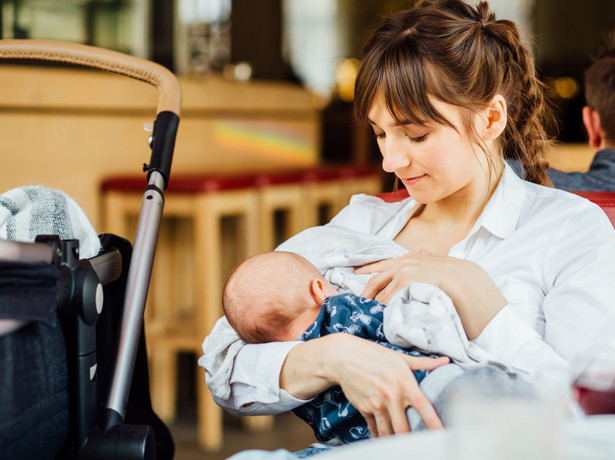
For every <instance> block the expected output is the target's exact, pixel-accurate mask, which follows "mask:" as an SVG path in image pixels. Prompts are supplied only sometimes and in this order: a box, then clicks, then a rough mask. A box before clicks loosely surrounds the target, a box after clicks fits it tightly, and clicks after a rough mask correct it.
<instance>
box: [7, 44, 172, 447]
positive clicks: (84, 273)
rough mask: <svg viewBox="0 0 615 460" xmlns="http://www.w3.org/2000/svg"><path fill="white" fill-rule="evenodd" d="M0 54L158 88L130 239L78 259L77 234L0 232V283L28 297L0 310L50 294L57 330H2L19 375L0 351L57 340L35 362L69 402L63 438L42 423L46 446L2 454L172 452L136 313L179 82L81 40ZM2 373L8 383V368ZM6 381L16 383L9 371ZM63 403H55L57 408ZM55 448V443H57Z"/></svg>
mask: <svg viewBox="0 0 615 460" xmlns="http://www.w3.org/2000/svg"><path fill="white" fill-rule="evenodd" d="M0 60H2V61H6V60H8V61H20V62H22V61H26V62H28V63H29V62H32V61H33V62H40V61H45V62H53V63H59V64H62V65H66V64H68V65H72V66H81V67H87V68H93V69H99V70H105V71H110V72H114V73H118V74H121V75H124V76H127V77H131V78H134V79H137V80H141V81H144V82H147V83H150V84H152V85H154V86H155V87H156V88H157V89H158V92H159V101H158V109H157V116H156V120H155V122H154V128H153V132H152V135H151V138H150V147H151V157H150V162H149V164H148V165H144V171H146V172H147V179H146V180H145V178H144V195H143V202H142V207H141V213H140V217H139V222H138V225H137V233H136V236H135V241H134V245H133V246H132V245H131V244H130V243H129V242H128V241H126V240H124V239H122V238H119V237H117V236H115V235H100V241H101V245H102V250H101V251H100V253H99V254H98V255H97V256H95V257H92V258H89V259H80V258H79V241H78V240H75V239H64V240H61V239H60V238H59V236H58V235H40V236H38V237H37V238H36V240H35V242H16V241H8V240H0V272H1V274H0V278H1V279H2V283H0V289H3V290H4V289H6V290H8V291H9V293H10V294H11V295H12V294H13V293H14V292H18V293H19V294H22V295H24V296H25V297H26V301H25V302H18V301H15V299H11V298H10V297H9V296H8V294H5V293H2V292H0V319H10V318H11V316H10V315H7V313H6V310H4V311H3V309H2V306H3V305H4V307H6V306H7V304H10V305H9V310H10V306H11V305H19V306H20V308H21V307H23V305H24V304H26V306H27V307H29V308H30V310H32V309H36V304H38V303H45V302H52V306H51V308H49V306H47V307H45V306H44V305H43V306H42V309H43V310H45V308H46V309H47V310H50V311H51V315H52V316H53V317H54V318H55V319H53V318H52V319H53V320H55V321H57V323H58V324H59V327H57V328H56V329H57V330H58V331H60V333H59V334H60V336H61V339H60V341H59V343H58V340H57V337H55V338H54V337H50V334H51V335H53V333H57V331H56V332H52V333H49V332H47V330H48V329H50V328H47V330H45V331H43V330H42V329H40V328H39V329H36V327H37V326H36V321H30V322H27V324H26V326H22V327H21V328H19V329H17V330H15V331H13V332H10V333H9V334H7V335H4V336H0V358H2V355H3V353H4V355H5V356H8V359H9V360H12V363H13V364H15V366H17V367H16V369H17V370H14V371H13V372H14V373H15V374H18V373H19V372H21V371H23V368H24V366H22V367H19V366H20V364H19V363H20V362H21V360H20V357H17V356H11V355H10V353H8V352H6V351H3V350H2V345H3V343H4V342H3V341H8V343H9V344H10V343H11V341H12V342H13V343H17V346H16V347H14V348H12V349H11V353H15V352H16V351H15V350H17V351H19V350H21V349H23V347H21V345H20V342H19V341H20V340H22V341H24V340H25V341H27V340H32V339H33V336H34V338H35V339H36V340H37V341H41V343H43V344H44V345H43V346H44V347H48V346H53V347H57V349H58V350H59V352H58V353H56V355H57V356H56V357H57V362H56V363H55V364H54V363H43V364H45V365H49V366H54V365H57V366H58V368H57V369H53V368H52V369H49V372H48V373H47V374H48V375H50V376H51V377H52V378H51V380H54V379H55V374H56V372H55V371H56V370H57V371H58V372H57V374H58V375H60V376H62V374H65V375H66V379H65V381H63V380H62V379H61V378H60V379H59V382H60V383H59V385H60V386H63V385H65V384H66V387H67V388H66V391H65V393H67V394H68V397H67V399H68V401H64V402H67V403H68V404H67V406H68V407H67V409H66V411H65V412H66V413H67V414H68V420H69V421H68V429H67V433H64V434H66V440H65V441H64V438H63V437H62V439H60V440H59V441H58V440H57V439H55V438H57V436H56V435H55V434H53V435H51V436H48V433H46V432H45V431H46V429H43V430H41V431H43V432H40V433H37V432H33V433H31V439H32V440H33V442H35V443H36V442H39V443H42V444H43V445H46V446H47V450H46V451H44V452H40V453H35V452H32V451H28V450H27V449H26V450H25V451H23V450H22V451H20V450H17V451H15V452H17V453H15V452H14V453H12V454H10V455H20V456H21V457H22V458H24V456H25V457H30V456H33V457H34V456H36V458H45V457H48V458H54V457H55V458H88V459H98V458H101V459H102V458H104V459H112V458H122V459H153V458H156V456H157V453H158V458H162V457H169V458H170V457H172V456H173V449H174V448H173V441H172V438H171V435H170V432H169V431H168V429H167V427H166V426H165V425H164V424H163V423H162V422H161V421H160V419H158V417H157V416H156V414H155V413H154V412H153V410H152V408H151V400H150V396H149V381H148V375H147V360H146V350H145V342H144V335H143V314H144V309H145V301H146V297H147V291H148V289H149V282H150V277H151V270H152V264H153V259H154V253H155V249H156V242H157V239H158V229H159V227H160V220H161V217H162V210H163V206H164V190H165V189H166V187H167V185H168V182H169V174H170V169H171V161H172V156H173V149H174V146H175V137H176V133H177V127H178V123H179V109H180V99H181V95H180V89H179V83H178V81H177V79H176V78H175V76H174V75H173V74H172V73H171V72H170V71H168V70H167V69H166V68H164V67H162V66H159V65H158V64H155V63H153V62H150V61H146V60H143V59H139V58H135V57H132V56H128V55H125V54H122V53H118V52H114V51H110V50H105V49H100V48H95V47H91V46H86V45H76V44H69V43H62V42H52V41H39V40H0ZM7 297H8V298H7ZM17 313H20V312H17ZM28 315H30V316H28ZM17 317H18V318H19V316H17ZM22 318H26V319H32V318H34V319H36V313H35V312H34V313H32V311H29V312H28V313H27V314H25V316H22ZM31 325H32V326H31ZM33 328H34V329H33ZM51 329H53V328H51ZM41 336H42V338H41ZM7 337H10V340H8V339H7ZM54 340H55V342H54ZM64 350H66V353H64ZM30 358H31V357H30ZM25 367H27V365H26V366H25ZM3 372H4V371H3ZM7 375H8V371H7ZM3 377H4V378H5V382H6V380H7V378H6V375H4V376H3ZM2 384H3V382H2V380H1V379H0V394H1V395H2V396H0V398H6V395H7V394H9V393H7V392H5V391H4V389H2V388H1V386H2ZM8 386H9V387H10V386H15V385H11V382H10V380H9V382H8ZM10 389H11V391H12V393H11V394H12V395H13V397H15V395H17V397H21V393H20V391H24V392H27V391H26V389H22V388H17V389H15V388H10ZM0 403H1V404H2V405H1V406H0V430H1V431H2V432H3V434H4V436H5V437H4V438H2V436H1V435H0V440H2V441H3V442H8V441H7V438H6V436H9V435H10V429H11V426H10V423H11V420H8V421H7V420H2V414H3V413H7V411H8V409H7V406H10V405H11V403H15V404H14V405H15V406H17V407H18V406H19V405H18V404H17V403H16V402H15V401H7V400H6V399H4V401H0ZM62 404H63V402H61V403H60V406H59V409H57V412H64V411H63V410H62V409H63V407H62ZM60 415H61V414H60ZM60 419H61V417H60ZM60 419H58V420H60ZM7 423H8V424H9V426H8V428H7ZM59 425H61V422H57V421H51V422H50V423H48V424H47V425H46V427H47V429H49V430H53V429H54V428H56V427H57V426H59ZM22 428H23V427H22ZM60 433H61V431H60ZM46 436H47V437H48V438H49V439H47V438H46ZM58 442H59V443H60V445H58V446H56V445H55V444H54V443H58ZM0 444H2V442H0ZM5 447H6V446H2V445H0V458H5V457H4V455H7V452H11V450H10V449H9V450H8V451H7V449H6V448H5ZM55 447H59V448H58V449H57V451H56V449H55ZM26 448H27V446H26ZM24 452H25V453H24Z"/></svg>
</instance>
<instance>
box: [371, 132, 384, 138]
mask: <svg viewBox="0 0 615 460" xmlns="http://www.w3.org/2000/svg"><path fill="white" fill-rule="evenodd" d="M374 136H376V139H384V138H385V137H386V134H384V133H374Z"/></svg>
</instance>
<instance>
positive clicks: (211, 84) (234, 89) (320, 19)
mask: <svg viewBox="0 0 615 460" xmlns="http://www.w3.org/2000/svg"><path fill="white" fill-rule="evenodd" d="M412 3H413V1H411V0H410V1H409V0H0V37H2V38H34V39H53V40H62V41H69V42H76V43H84V44H89V45H95V46H100V47H104V48H109V49H113V50H117V51H122V52H125V53H128V54H132V55H135V56H139V57H142V58H146V59H151V60H153V61H155V62H158V63H160V64H162V65H164V66H166V67H168V68H169V69H171V70H172V71H173V72H175V73H176V75H178V77H179V78H180V82H181V84H182V91H183V100H184V106H183V112H182V123H181V124H180V132H179V134H178V141H177V148H176V159H175V160H174V166H173V169H174V171H176V172H178V173H180V174H181V173H185V172H195V171H201V172H206V173H208V174H210V173H218V172H219V173H225V174H226V173H229V172H246V171H254V170H261V171H269V170H280V171H284V170H285V168H297V167H314V166H317V165H323V164H344V165H355V166H360V165H366V166H373V167H374V169H375V170H377V169H378V165H379V161H380V160H379V158H380V155H379V153H378V151H377V148H376V145H375V142H374V140H373V139H372V137H373V136H371V135H370V134H369V133H367V132H366V131H365V130H364V129H361V128H358V127H356V126H355V125H354V124H353V121H352V100H353V85H354V77H355V75H356V71H357V68H358V65H359V61H360V59H361V49H362V46H363V43H364V42H365V40H366V38H367V37H368V35H369V34H370V32H371V31H372V30H373V29H374V28H375V27H376V26H377V25H378V24H379V23H380V21H381V18H382V17H383V16H384V15H387V14H389V13H391V12H394V11H396V10H399V9H402V8H405V7H407V6H409V5H411V4H412ZM490 5H491V6H492V9H493V10H495V12H496V13H497V15H498V18H500V19H504V18H505V19H511V20H514V21H516V22H517V23H518V24H519V25H520V27H521V29H522V31H523V34H524V35H525V38H526V40H527V42H528V45H529V46H530V48H531V49H532V51H533V53H534V56H535V59H536V63H537V68H538V71H539V73H540V76H541V78H542V79H543V81H544V82H545V83H546V84H547V86H548V89H549V98H550V100H551V102H552V104H553V105H554V106H555V107H556V114H557V118H558V123H559V130H558V132H557V133H554V134H555V136H556V138H557V140H558V144H559V145H560V146H562V147H564V146H572V147H574V148H573V149H572V151H573V152H575V153H574V155H577V154H579V153H578V152H581V153H582V154H583V155H585V156H583V157H582V160H581V162H580V163H579V162H578V161H577V160H576V158H577V157H576V156H575V157H572V156H571V157H566V158H567V159H563V158H564V157H563V156H562V157H559V156H557V155H554V156H553V159H554V164H555V165H556V166H559V167H561V169H566V170H575V169H578V170H582V169H583V165H588V164H589V160H590V159H591V158H590V157H587V151H586V150H585V149H584V146H583V144H584V143H585V133H584V130H583V126H582V122H581V107H582V106H583V104H584V97H583V81H582V78H583V70H584V69H585V68H586V67H587V66H588V64H589V63H590V59H591V55H592V53H594V52H595V51H596V49H597V47H598V45H599V44H600V42H601V41H602V39H603V38H604V36H605V34H606V33H607V32H608V31H609V30H613V29H615V1H614V0H582V1H580V0H492V1H491V2H490ZM46 70H48V71H49V72H48V73H49V74H50V77H49V78H50V79H51V80H50V82H51V83H44V85H46V86H49V87H51V88H52V90H53V91H52V93H53V94H52V96H50V98H49V99H45V98H43V97H42V96H41V95H40V94H41V83H39V82H38V80H32V82H31V83H29V82H30V80H28V79H27V78H24V75H30V74H31V73H32V71H31V70H28V69H26V70H24V69H17V68H16V69H13V70H11V71H9V72H6V71H5V72H3V73H1V74H0V83H1V84H0V126H1V128H0V130H1V131H0V138H3V139H4V141H5V151H7V152H11V153H15V152H18V151H20V150H19V149H25V150H28V151H30V152H39V151H40V150H41V148H42V147H46V148H51V150H52V151H53V153H54V155H56V156H55V157H54V158H55V159H54V160H49V159H48V157H47V156H44V157H41V158H40V161H38V160H36V161H34V162H30V163H28V164H27V165H26V166H20V165H18V164H17V163H16V162H17V161H18V160H19V159H20V158H19V156H18V155H17V156H15V155H10V158H5V165H4V166H3V170H2V171H3V172H0V186H1V187H2V189H3V190H7V189H9V188H12V187H14V186H17V185H24V184H27V183H45V184H47V185H49V186H52V187H56V188H61V189H64V190H65V191H67V192H68V193H70V194H71V195H73V196H74V197H76V198H77V200H78V202H79V203H80V204H82V206H83V207H84V209H85V210H86V212H87V214H88V216H89V217H90V219H91V220H92V221H93V223H94V224H95V227H96V228H99V227H100V228H102V227H103V225H106V224H104V222H105V218H106V216H105V215H104V212H103V208H104V204H103V198H104V197H103V192H102V189H101V182H102V181H103V180H104V179H105V177H108V176H109V175H114V174H124V173H125V172H126V165H127V164H128V163H129V161H128V160H129V159H130V158H131V157H129V156H126V154H125V153H123V151H122V152H120V153H118V154H117V156H116V157H114V156H113V155H115V153H109V152H108V151H102V150H101V152H102V153H101V155H102V156H105V158H106V161H105V162H104V163H102V162H101V163H100V164H98V163H95V161H94V160H92V164H90V165H89V166H90V167H89V168H88V169H89V172H83V171H82V172H81V173H79V174H74V175H70V174H67V169H66V168H63V169H60V170H58V168H57V167H56V166H55V163H57V161H58V160H57V159H58V156H59V158H60V159H67V160H70V161H72V160H73V159H78V158H79V157H81V156H82V154H83V152H90V153H92V152H94V153H96V152H97V148H99V147H103V146H105V148H106V143H107V142H110V141H111V139H108V138H113V140H116V141H118V140H119V141H120V142H121V143H123V144H125V146H126V147H127V150H128V151H129V152H131V151H132V150H133V147H134V149H135V150H136V149H137V147H135V146H139V148H140V146H141V144H142V142H143V139H142V137H143V136H140V137H138V138H136V139H133V135H132V134H128V133H125V130H124V127H125V126H127V125H130V127H131V128H132V127H133V125H134V126H136V127H137V128H136V131H142V129H141V124H142V118H143V115H144V113H147V111H146V108H151V106H152V105H153V106H155V98H153V97H152V94H150V93H147V92H142V90H140V89H138V88H136V87H133V86H119V87H118V86H116V82H115V81H113V82H111V83H108V82H107V80H100V81H98V80H96V84H95V86H93V87H84V89H83V90H82V89H81V86H79V87H78V86H75V85H74V83H73V80H72V76H70V75H68V74H64V73H62V72H63V70H62V69H60V70H59V71H58V72H59V73H58V74H57V75H55V74H54V71H52V70H50V69H46ZM35 72H36V73H35V75H36V76H37V78H38V77H39V76H40V75H42V74H43V73H42V72H41V71H40V70H36V71H35ZM54 75H55V77H57V79H56V80H54V78H55V77H54ZM17 82H19V83H24V82H25V86H26V88H25V89H24V90H23V91H22V92H21V93H20V92H19V91H17V89H16V87H17V85H16V84H17ZM56 85H57V86H56ZM122 85H123V84H122ZM81 91H82V92H81ZM68 94H72V95H73V96H75V97H74V98H75V99H76V100H78V103H73V102H70V101H69V99H70V98H68V97H67V95H68ZM85 95H87V96H89V97H91V99H92V100H91V101H90V102H87V101H88V99H87V98H86V97H85ZM84 101H86V102H84ZM72 104H76V105H72ZM49 115H52V117H50V116H49ZM58 115H59V117H58ZM58 118H63V119H64V121H66V120H69V124H70V125H71V129H73V131H69V133H68V134H67V137H66V139H64V140H58V139H59V137H58V134H57V132H58V129H57V127H56V125H55V123H56V121H57V119H58ZM106 130H109V131H106ZM31 132H36V133H37V134H38V135H37V136H31V135H28V133H31ZM106 132H112V133H113V136H103V137H104V138H103V139H100V140H98V141H97V140H94V139H96V137H97V136H98V135H99V134H100V133H106ZM107 137H108V138H107ZM93 140H94V142H93V143H94V144H95V145H94V146H92V141H93ZM7 142H8V145H6V143H7ZM24 142H25V144H26V145H25V147H23V143H24ZM18 144H19V145H20V147H18ZM111 151H113V152H114V151H115V149H112V150H111ZM561 151H562V152H563V151H564V149H563V148H562V150H561ZM566 151H568V150H566ZM588 158H589V159H588ZM139 161H140V160H139V159H138V157H135V161H134V162H132V163H134V164H131V165H129V166H130V168H131V169H130V170H132V166H139V165H140V163H139ZM558 161H559V163H558ZM567 162H568V163H567ZM579 164H580V166H579ZM38 167H40V171H38V170H37V168H38ZM69 168H70V167H69ZM380 179H381V185H380V186H379V190H387V189H388V188H389V187H390V184H389V182H390V178H387V177H381V178H380ZM376 191H378V190H376ZM107 218H108V216H107ZM167 224H168V223H167ZM167 224H165V225H166V226H165V227H164V228H163V230H162V231H161V237H162V242H161V245H162V248H164V244H169V245H174V244H175V243H173V242H171V241H172V240H173V238H176V239H177V237H176V236H175V237H174V236H165V235H166V233H165V232H172V231H175V232H176V233H177V232H178V233H179V234H180V235H181V234H183V235H186V234H190V233H189V231H188V233H186V231H187V230H185V227H184V226H183V224H182V225H179V224H177V223H175V224H168V225H167ZM224 225H226V223H225V224H224ZM182 232H183V233H182ZM127 236H129V235H127ZM192 237H194V235H192ZM176 249H177V248H176ZM176 249H174V250H176ZM181 251H183V253H182V254H183V256H182V257H180V259H181V260H182V262H181V263H180V262H178V264H179V265H181V264H183V266H184V268H185V270H186V273H189V272H190V266H191V265H192V264H194V256H192V255H191V247H190V246H189V245H188V246H186V245H184V247H183V249H181V250H180V252H181ZM191 257H192V258H191ZM173 260H176V261H177V260H179V259H173ZM174 268H176V267H174ZM225 271H228V267H226V268H225ZM165 276H167V275H164V274H163V275H159V278H158V279H161V280H164V279H166V278H165ZM190 276H191V275H186V276H185V277H184V278H183V279H184V281H185V283H184V284H185V285H187V286H188V287H187V289H185V290H184V291H186V292H187V291H190V290H191V289H192V287H191V285H190V283H192V284H194V280H193V279H191V278H190ZM180 284H181V283H180ZM184 287H185V286H184ZM166 295H167V296H168V294H166ZM150 297H151V299H150V300H149V301H150V302H154V303H155V302H156V301H157V298H158V297H157V294H156V293H151V292H150ZM194 298H195V294H194V293H192V294H186V295H184V294H182V295H175V296H173V299H174V301H175V302H177V303H179V304H180V305H179V307H178V311H179V314H180V315H186V314H187V312H188V310H189V305H191V304H194V303H195V301H194ZM166 299H168V297H166ZM184 304H185V305H188V306H183V305H184ZM162 307H166V303H165V304H163V305H162ZM149 308H150V306H149V305H148V309H149ZM159 308H160V307H159ZM152 311H154V312H155V311H156V306H155V305H154V306H153V307H152ZM146 321H150V322H151V323H152V325H153V322H154V319H153V318H152V317H149V319H148V318H146ZM146 327H147V324H146ZM150 329H154V330H155V329H156V326H155V325H153V326H152V328H150ZM202 337H203V334H202V333H201V335H200V336H198V337H197V340H196V341H197V342H198V343H200V341H202ZM178 350H179V351H178V352H177V353H176V355H177V356H176V359H175V360H172V361H171V363H172V368H171V370H169V369H167V370H166V371H165V372H166V374H168V373H169V372H172V373H174V374H176V375H177V380H176V381H175V382H174V383H173V384H169V386H164V385H163V384H162V383H161V382H162V379H159V378H157V377H154V380H153V382H152V386H158V387H159V388H158V390H157V391H160V392H162V393H156V390H154V391H153V397H154V405H155V406H156V405H157V404H159V401H158V400H157V398H156V395H157V394H165V393H168V392H169V391H170V392H172V393H173V398H172V399H173V401H172V402H171V404H173V407H172V408H170V409H169V408H168V407H166V408H165V407H162V406H160V407H159V408H157V409H158V411H159V413H161V416H162V417H163V418H164V419H165V421H167V422H168V424H169V426H170V427H171V429H172V431H173V434H174V436H175V440H176V443H177V455H176V458H178V459H192V458H205V459H212V460H213V459H218V458H226V457H227V456H228V455H230V454H231V453H233V452H237V451H239V450H243V449H246V448H253V447H259V448H267V449H275V448H278V447H286V448H289V449H299V448H302V447H305V446H306V445H307V444H308V443H309V442H311V441H313V436H312V434H311V432H310V430H309V429H308V428H307V427H306V426H303V424H302V422H299V421H297V420H295V418H293V416H292V415H288V414H286V415H282V416H277V417H276V419H275V421H274V422H271V421H268V422H266V423H263V424H260V425H259V424H254V425H253V426H251V427H250V426H245V425H244V424H242V423H241V422H240V421H239V420H238V419H237V418H235V417H231V416H229V415H225V416H224V434H223V441H222V446H221V447H220V446H218V447H216V446H215V445H214V447H211V445H209V447H208V448H205V447H204V445H203V442H200V441H199V436H201V435H200V432H199V431H198V430H199V428H198V427H197V424H198V422H197V419H198V417H197V405H198V404H197V399H198V386H199V385H203V383H202V379H203V377H202V369H200V368H197V366H196V359H197V358H198V356H199V351H198V345H197V346H195V347H193V348H192V349H190V347H187V348H186V347H183V348H182V347H180V348H179V349H178ZM152 375H154V376H155V375H160V374H152Z"/></svg>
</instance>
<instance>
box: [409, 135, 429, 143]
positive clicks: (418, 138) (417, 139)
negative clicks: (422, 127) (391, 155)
mask: <svg viewBox="0 0 615 460" xmlns="http://www.w3.org/2000/svg"><path fill="white" fill-rule="evenodd" d="M425 139H427V134H423V135H422V136H419V137H411V138H410V140H411V141H412V142H423V141H424V140H425Z"/></svg>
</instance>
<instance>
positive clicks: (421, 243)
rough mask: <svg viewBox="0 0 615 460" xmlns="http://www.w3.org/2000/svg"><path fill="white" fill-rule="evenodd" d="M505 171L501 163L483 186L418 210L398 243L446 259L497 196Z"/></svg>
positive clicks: (491, 172) (404, 229)
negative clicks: (496, 190)
mask: <svg viewBox="0 0 615 460" xmlns="http://www.w3.org/2000/svg"><path fill="white" fill-rule="evenodd" d="M503 171H504V165H503V163H502V167H498V168H497V170H493V169H492V170H490V172H489V173H488V176H487V178H486V180H485V181H484V182H481V183H478V184H471V185H469V186H468V187H466V188H465V189H463V190H460V191H458V192H457V193H455V194H453V195H450V196H448V197H446V198H444V199H442V200H438V201H435V202H431V203H426V204H425V205H423V206H419V207H418V208H417V210H416V212H415V213H414V215H413V216H412V217H411V218H410V220H409V221H408V223H407V224H406V226H405V227H404V228H403V229H402V231H401V232H400V233H399V234H398V235H397V237H396V238H395V241H396V242H397V243H398V244H400V245H402V246H404V247H406V248H407V249H409V250H411V251H420V250H425V251H429V252H431V253H432V254H435V255H447V254H448V253H449V251H450V249H451V248H452V247H453V246H454V245H455V244H457V243H458V242H459V241H461V240H463V239H464V238H465V237H466V236H467V235H468V233H469V232H470V230H471V229H472V227H473V226H474V224H475V223H476V221H477V220H478V218H479V217H480V215H481V213H482V212H483V210H484V209H485V206H486V205H487V203H488V202H489V200H490V199H491V196H492V195H493V193H494V192H495V189H496V188H497V185H498V183H499V181H500V179H501V177H502V174H503Z"/></svg>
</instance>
